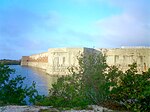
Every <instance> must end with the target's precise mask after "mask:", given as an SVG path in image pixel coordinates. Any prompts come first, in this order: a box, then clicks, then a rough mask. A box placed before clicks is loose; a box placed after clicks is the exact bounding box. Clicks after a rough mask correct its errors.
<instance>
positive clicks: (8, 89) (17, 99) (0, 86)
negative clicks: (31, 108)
mask: <svg viewBox="0 0 150 112" xmlns="http://www.w3.org/2000/svg"><path fill="white" fill-rule="evenodd" d="M14 72H15V70H14V69H10V68H9V66H7V65H3V64H0V105H7V104H15V105H24V104H26V101H25V98H29V102H30V103H34V102H35V100H36V99H37V98H39V97H40V96H39V95H38V92H37V90H36V89H35V83H33V84H32V86H30V87H27V86H24V85H23V81H24V79H25V77H21V76H20V75H18V76H16V77H15V78H11V76H10V75H11V74H13V73H14ZM13 75H14V74H13Z"/></svg>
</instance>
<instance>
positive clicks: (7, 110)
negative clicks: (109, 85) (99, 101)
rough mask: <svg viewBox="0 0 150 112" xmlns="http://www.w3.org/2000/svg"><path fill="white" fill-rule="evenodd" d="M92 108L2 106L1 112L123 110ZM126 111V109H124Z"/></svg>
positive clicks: (104, 111)
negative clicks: (62, 108)
mask: <svg viewBox="0 0 150 112" xmlns="http://www.w3.org/2000/svg"><path fill="white" fill-rule="evenodd" d="M90 108H91V110H66V111H65V110H64V111H60V110H58V109H56V108H52V107H51V106H2V107H0V112H121V111H114V110H109V109H107V108H104V107H101V106H97V105H92V106H90ZM124 112H125V111H124Z"/></svg>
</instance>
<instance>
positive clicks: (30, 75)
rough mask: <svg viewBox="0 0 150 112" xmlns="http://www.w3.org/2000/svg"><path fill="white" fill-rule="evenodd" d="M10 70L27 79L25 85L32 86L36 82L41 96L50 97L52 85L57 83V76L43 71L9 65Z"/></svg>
mask: <svg viewBox="0 0 150 112" xmlns="http://www.w3.org/2000/svg"><path fill="white" fill-rule="evenodd" d="M9 66H10V68H13V69H15V70H16V71H15V74H12V75H21V76H22V77H26V79H25V80H24V85H27V86H31V85H32V82H33V81H34V82H36V89H37V90H38V92H39V94H40V95H48V92H49V89H50V88H51V86H52V84H53V83H54V82H56V81H57V77H56V76H50V75H48V74H46V73H45V72H44V71H43V70H42V69H38V68H32V67H25V66H20V65H9Z"/></svg>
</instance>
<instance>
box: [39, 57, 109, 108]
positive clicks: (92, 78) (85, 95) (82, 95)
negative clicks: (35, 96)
mask: <svg viewBox="0 0 150 112" xmlns="http://www.w3.org/2000/svg"><path fill="white" fill-rule="evenodd" d="M78 60H79V67H71V68H70V69H69V71H70V75H68V76H62V77H60V78H58V80H57V83H55V84H53V85H52V89H50V92H49V97H47V98H45V99H44V100H42V101H41V102H38V103H37V104H38V105H42V104H46V105H52V106H55V107H71V108H72V107H79V106H80V107H82V108H84V107H86V106H87V105H89V104H99V103H100V102H103V101H105V100H106V99H107V98H108V97H107V96H108V90H109V88H108V87H107V85H106V83H107V82H106V81H105V76H104V74H105V70H106V68H107V67H108V66H107V64H106V61H105V57H104V56H102V54H91V55H88V56H81V57H78ZM46 102H48V103H46Z"/></svg>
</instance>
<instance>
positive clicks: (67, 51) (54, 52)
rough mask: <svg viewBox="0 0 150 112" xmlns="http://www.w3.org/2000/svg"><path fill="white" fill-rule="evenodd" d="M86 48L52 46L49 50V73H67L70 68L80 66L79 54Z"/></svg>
mask: <svg viewBox="0 0 150 112" xmlns="http://www.w3.org/2000/svg"><path fill="white" fill-rule="evenodd" d="M83 51H84V48H51V49H49V50H48V68H47V73H49V74H53V75H60V74H61V75H66V74H67V73H68V68H69V67H71V66H78V60H77V56H79V55H81V53H83Z"/></svg>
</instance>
